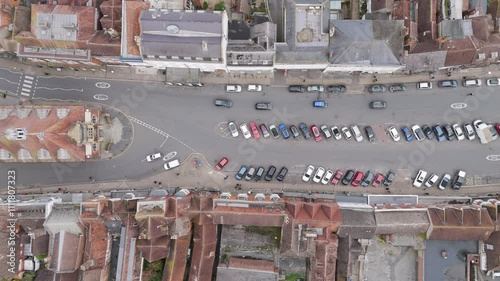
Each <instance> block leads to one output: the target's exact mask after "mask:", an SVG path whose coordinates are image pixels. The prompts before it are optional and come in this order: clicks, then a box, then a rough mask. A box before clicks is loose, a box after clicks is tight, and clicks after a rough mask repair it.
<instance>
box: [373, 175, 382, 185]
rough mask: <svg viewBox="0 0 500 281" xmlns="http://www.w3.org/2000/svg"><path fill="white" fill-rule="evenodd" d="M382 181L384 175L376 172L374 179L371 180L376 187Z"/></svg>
mask: <svg viewBox="0 0 500 281" xmlns="http://www.w3.org/2000/svg"><path fill="white" fill-rule="evenodd" d="M383 181H384V175H382V174H381V173H378V174H377V175H375V179H374V180H373V183H372V185H373V187H378V186H379V185H380V184H381V183H382V182H383Z"/></svg>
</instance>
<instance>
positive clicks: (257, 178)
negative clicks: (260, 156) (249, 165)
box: [253, 166, 265, 181]
mask: <svg viewBox="0 0 500 281" xmlns="http://www.w3.org/2000/svg"><path fill="white" fill-rule="evenodd" d="M264 171H265V169H264V167H262V166H260V167H259V168H257V172H256V173H255V177H254V178H253V179H254V180H255V181H260V179H261V178H262V176H263V175H264Z"/></svg>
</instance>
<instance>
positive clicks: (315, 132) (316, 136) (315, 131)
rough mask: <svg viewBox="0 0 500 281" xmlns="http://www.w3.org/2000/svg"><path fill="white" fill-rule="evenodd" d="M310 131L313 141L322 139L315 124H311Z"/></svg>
mask: <svg viewBox="0 0 500 281" xmlns="http://www.w3.org/2000/svg"><path fill="white" fill-rule="evenodd" d="M311 132H312V135H313V137H314V140H315V141H321V140H322V139H323V138H322V137H321V135H320V133H319V130H318V127H316V125H312V126H311Z"/></svg>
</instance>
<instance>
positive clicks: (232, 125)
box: [227, 121, 240, 138]
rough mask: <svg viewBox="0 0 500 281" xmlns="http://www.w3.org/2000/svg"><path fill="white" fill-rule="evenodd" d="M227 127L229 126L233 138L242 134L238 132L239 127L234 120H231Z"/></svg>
mask: <svg viewBox="0 0 500 281" xmlns="http://www.w3.org/2000/svg"><path fill="white" fill-rule="evenodd" d="M227 127H228V128H229V131H230V132H231V135H232V136H233V138H237V137H238V136H239V135H240V133H238V127H236V124H235V123H234V122H233V121H231V122H229V123H228V126H227Z"/></svg>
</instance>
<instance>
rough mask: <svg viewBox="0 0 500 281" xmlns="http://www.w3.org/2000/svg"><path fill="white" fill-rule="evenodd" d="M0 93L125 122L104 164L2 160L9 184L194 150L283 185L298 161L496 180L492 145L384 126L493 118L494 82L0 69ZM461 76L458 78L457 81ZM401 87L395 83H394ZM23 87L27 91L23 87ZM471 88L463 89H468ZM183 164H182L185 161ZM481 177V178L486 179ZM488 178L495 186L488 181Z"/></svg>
mask: <svg viewBox="0 0 500 281" xmlns="http://www.w3.org/2000/svg"><path fill="white" fill-rule="evenodd" d="M0 77H2V78H1V79H0V89H2V90H4V91H8V92H10V93H12V94H13V95H14V96H15V97H8V98H7V99H2V100H1V103H2V104H6V103H10V104H13V103H15V101H14V102H13V100H14V98H23V99H26V100H33V102H34V103H39V102H49V103H50V102H51V101H57V102H59V101H74V102H87V103H100V104H104V105H107V106H111V107H114V108H116V109H118V110H120V111H121V112H122V113H123V114H124V115H126V116H128V118H129V119H130V120H131V122H132V124H133V127H132V128H125V129H126V130H131V131H133V140H132V142H131V145H130V146H129V147H128V148H127V149H126V150H125V151H123V154H122V155H121V156H119V157H117V158H114V159H111V160H100V161H88V162H86V163H69V164H65V163H36V164H3V165H1V166H0V173H3V174H6V173H7V170H9V169H16V170H17V171H18V172H17V174H18V182H17V184H18V185H48V184H69V183H80V182H88V180H89V178H90V177H92V178H93V179H95V180H96V181H112V180H117V179H124V178H126V179H131V180H132V179H139V178H143V177H146V176H149V175H151V174H155V173H159V172H162V171H164V170H163V164H164V163H165V162H164V161H156V162H152V163H150V162H147V161H146V160H145V158H146V156H147V155H148V154H151V153H153V152H162V153H163V154H164V155H166V154H169V153H171V154H170V155H172V154H175V158H178V159H179V160H180V161H181V162H182V161H184V160H185V159H187V157H188V156H189V155H191V154H192V153H195V152H197V153H200V154H202V155H203V156H204V157H205V158H206V159H207V161H208V162H209V163H212V164H214V165H215V164H216V163H217V161H218V160H220V159H221V158H222V157H227V158H228V159H229V160H230V161H229V164H228V165H227V166H226V167H225V168H224V172H225V173H226V174H227V175H228V176H230V177H233V176H234V174H235V173H236V172H237V170H238V169H239V167H240V166H241V165H248V166H254V167H256V166H264V167H266V168H267V167H269V166H270V165H274V166H276V167H277V168H278V170H279V169H280V168H281V167H282V166H286V167H288V169H289V174H288V176H287V178H286V179H285V182H290V183H296V182H300V177H301V175H302V173H303V172H304V169H305V167H307V165H314V166H315V167H318V166H322V167H325V168H326V169H331V170H333V171H335V170H337V169H341V170H344V171H345V170H346V169H353V170H362V171H367V170H371V171H373V172H380V173H382V174H385V173H386V172H387V171H389V170H392V171H394V172H396V171H403V170H404V171H407V172H408V174H409V175H411V176H412V177H413V176H414V175H415V173H416V172H417V171H418V170H419V169H424V170H426V171H427V172H429V173H436V174H438V175H440V176H441V175H442V174H444V173H448V174H451V175H454V174H455V172H456V171H457V170H464V171H466V172H467V176H468V177H469V178H473V179H476V180H478V181H479V182H481V183H483V184H484V183H492V182H491V181H494V180H495V179H500V166H499V163H500V162H498V161H494V160H498V159H499V157H500V156H497V155H500V141H499V140H497V141H494V142H492V143H489V144H486V145H483V144H480V143H479V141H477V140H474V141H469V140H462V141H456V140H455V141H445V142H437V141H436V140H427V139H426V140H424V141H421V142H418V141H416V140H413V141H411V142H406V141H405V140H404V139H403V138H402V140H401V141H399V142H394V141H393V140H392V139H391V137H390V136H389V135H388V134H387V133H386V129H387V128H388V127H390V126H392V125H394V126H396V128H398V131H399V133H400V134H401V131H400V128H401V126H408V127H411V126H413V125H415V124H418V125H420V126H421V127H422V126H423V125H425V124H427V125H429V126H433V125H435V124H441V125H444V124H455V123H458V124H460V125H464V124H465V123H472V122H473V121H474V120H476V119H481V120H483V121H484V122H485V123H500V112H499V110H498V105H499V104H500V87H487V86H486V85H483V86H481V87H477V88H464V87H462V86H460V85H459V86H458V87H457V88H455V89H441V88H438V87H437V81H433V83H434V88H433V89H432V90H425V91H424V90H417V89H416V87H415V83H408V84H406V89H407V90H406V91H405V92H397V93H391V92H389V91H388V92H386V93H373V94H370V93H368V91H366V90H365V91H364V92H363V93H360V92H356V93H350V90H349V87H348V89H347V93H344V94H332V93H328V92H327V91H326V90H325V92H323V93H308V92H304V93H290V92H288V89H287V88H286V87H282V86H264V87H263V90H262V91H261V92H248V91H246V86H245V85H242V86H243V90H242V92H240V93H226V91H225V87H224V85H205V86H204V87H176V86H165V85H163V84H160V83H151V82H144V83H137V82H132V81H131V82H128V81H116V80H96V79H83V78H79V77H54V76H30V75H24V74H22V73H17V72H12V71H10V70H7V69H1V70H0ZM459 82H460V81H459ZM401 83H404V81H401ZM28 86H30V87H28ZM470 93H472V95H470ZM216 98H224V99H230V100H231V101H232V102H233V106H232V108H223V107H215V106H214V100H215V99H216ZM315 100H325V101H327V102H328V107H327V108H315V107H313V102H314V101H315ZM375 100H383V101H385V102H386V103H387V108H386V109H385V110H373V109H370V108H369V107H368V104H369V103H370V102H371V101H375ZM258 102H270V103H272V105H273V110H269V111H266V110H261V111H258V110H256V109H255V103H258ZM229 121H234V122H235V123H236V124H237V125H239V124H241V123H243V122H245V123H247V124H248V123H249V122H251V121H255V122H256V123H257V125H260V124H266V126H267V127H269V126H270V125H271V124H274V125H276V126H278V125H279V124H281V123H284V124H286V125H287V126H290V125H295V126H297V127H298V125H299V123H302V122H304V123H305V124H307V126H308V127H310V126H311V125H317V126H318V128H319V127H320V126H321V125H326V126H327V127H328V128H331V127H332V126H337V127H338V128H339V129H340V128H341V127H343V126H351V125H358V127H359V128H360V129H361V130H362V133H363V135H364V140H363V141H362V142H356V141H355V140H353V139H351V140H350V141H346V140H345V139H344V138H342V139H341V140H335V139H334V138H330V139H327V140H325V138H323V140H322V141H320V142H316V141H314V139H313V138H311V139H309V140H305V139H304V138H303V137H301V138H300V139H298V140H294V139H293V137H292V138H290V139H287V140H284V139H283V138H282V137H280V138H277V139H273V138H272V136H271V137H270V138H266V139H264V138H260V139H259V140H255V139H252V138H251V139H248V140H247V139H244V138H243V136H242V135H241V133H240V136H239V137H237V138H233V137H232V136H231V134H230V132H229V130H228V122H229ZM365 126H371V127H372V128H373V130H374V132H375V135H376V140H375V141H374V142H372V143H370V142H368V141H367V140H366V135H365V134H364V130H363V129H364V127H365ZM189 164H190V163H189ZM486 179H487V180H488V181H490V182H486ZM493 183H494V182H493Z"/></svg>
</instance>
